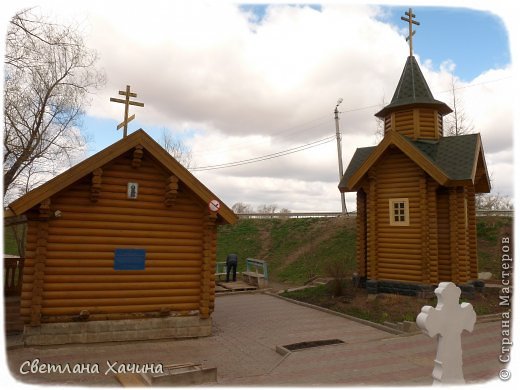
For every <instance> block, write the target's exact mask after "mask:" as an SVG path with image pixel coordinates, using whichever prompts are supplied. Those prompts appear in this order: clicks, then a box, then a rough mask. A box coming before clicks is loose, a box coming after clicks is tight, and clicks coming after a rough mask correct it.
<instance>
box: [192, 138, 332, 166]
mask: <svg viewBox="0 0 520 390" xmlns="http://www.w3.org/2000/svg"><path fill="white" fill-rule="evenodd" d="M335 139H336V136H335V135H330V136H328V137H325V138H322V139H319V140H316V141H313V142H309V143H307V144H303V145H300V146H296V147H293V148H290V149H285V150H282V151H279V152H276V153H271V154H266V155H263V156H259V157H254V158H249V159H246V160H240V161H233V162H228V163H223V164H216V165H207V166H203V167H196V168H192V169H190V170H191V171H209V170H215V169H223V168H232V167H237V166H240V165H246V164H253V163H257V162H261V161H266V160H271V159H273V158H278V157H282V156H287V155H289V154H293V153H298V152H302V151H304V150H307V149H311V148H315V147H317V146H321V145H324V144H326V143H329V142H331V141H334V140H335Z"/></svg>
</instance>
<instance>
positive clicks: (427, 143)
mask: <svg viewBox="0 0 520 390" xmlns="http://www.w3.org/2000/svg"><path fill="white" fill-rule="evenodd" d="M478 137H479V135H478V134H467V135H461V136H453V137H443V138H440V139H439V140H438V141H434V140H424V139H422V140H415V141H413V140H411V139H410V138H408V137H406V136H403V138H404V139H405V140H406V141H407V142H409V143H410V144H411V145H412V146H413V147H414V148H415V149H417V150H418V151H419V152H420V153H421V154H422V155H423V156H425V157H426V158H427V159H428V160H430V161H431V162H432V163H433V164H434V165H435V166H436V167H437V168H438V169H440V170H441V171H442V172H444V173H445V174H446V176H447V177H448V178H449V179H450V180H470V179H472V175H473V166H474V164H475V159H477V157H478V152H479V151H478V149H477V145H478ZM375 148H376V147H375V146H372V147H367V148H358V149H357V150H356V152H355V153H354V156H353V157H352V160H351V161H350V164H349V165H348V167H347V170H346V171H345V174H344V175H343V178H342V179H341V181H340V183H339V186H338V187H339V188H340V189H341V188H343V189H345V188H347V183H348V181H349V180H350V178H351V177H352V176H353V175H354V174H355V173H356V172H357V170H358V169H359V168H360V167H361V166H362V165H363V163H364V162H365V161H366V160H367V159H368V157H369V156H370V154H371V153H372V151H373V150H374V149H375Z"/></svg>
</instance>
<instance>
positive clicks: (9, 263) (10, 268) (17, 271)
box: [4, 257, 25, 296]
mask: <svg viewBox="0 0 520 390" xmlns="http://www.w3.org/2000/svg"><path fill="white" fill-rule="evenodd" d="M24 263H25V259H24V258H19V257H4V295H5V296H13V295H20V292H21V290H22V276H23V266H24Z"/></svg>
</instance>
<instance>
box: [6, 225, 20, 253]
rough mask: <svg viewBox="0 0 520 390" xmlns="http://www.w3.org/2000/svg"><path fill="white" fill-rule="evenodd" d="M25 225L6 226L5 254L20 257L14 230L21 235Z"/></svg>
mask: <svg viewBox="0 0 520 390" xmlns="http://www.w3.org/2000/svg"><path fill="white" fill-rule="evenodd" d="M23 228H24V226H23V225H16V226H5V227H4V254H8V255H15V256H19V255H20V254H19V253H18V246H17V244H16V239H15V234H14V231H13V229H17V230H18V232H19V233H21V231H22V229H23Z"/></svg>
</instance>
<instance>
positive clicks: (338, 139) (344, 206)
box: [334, 98, 347, 214]
mask: <svg viewBox="0 0 520 390" xmlns="http://www.w3.org/2000/svg"><path fill="white" fill-rule="evenodd" d="M342 101H343V99H342V98H339V99H338V103H337V104H336V108H335V109H334V119H335V120H336V142H337V144H338V167H339V180H340V181H341V179H342V178H343V173H344V172H343V157H342V153H341V133H340V132H339V115H338V114H339V112H338V106H339V105H340V104H341V102H342ZM341 212H342V213H343V214H346V213H347V204H346V203H345V193H344V192H342V193H341Z"/></svg>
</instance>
